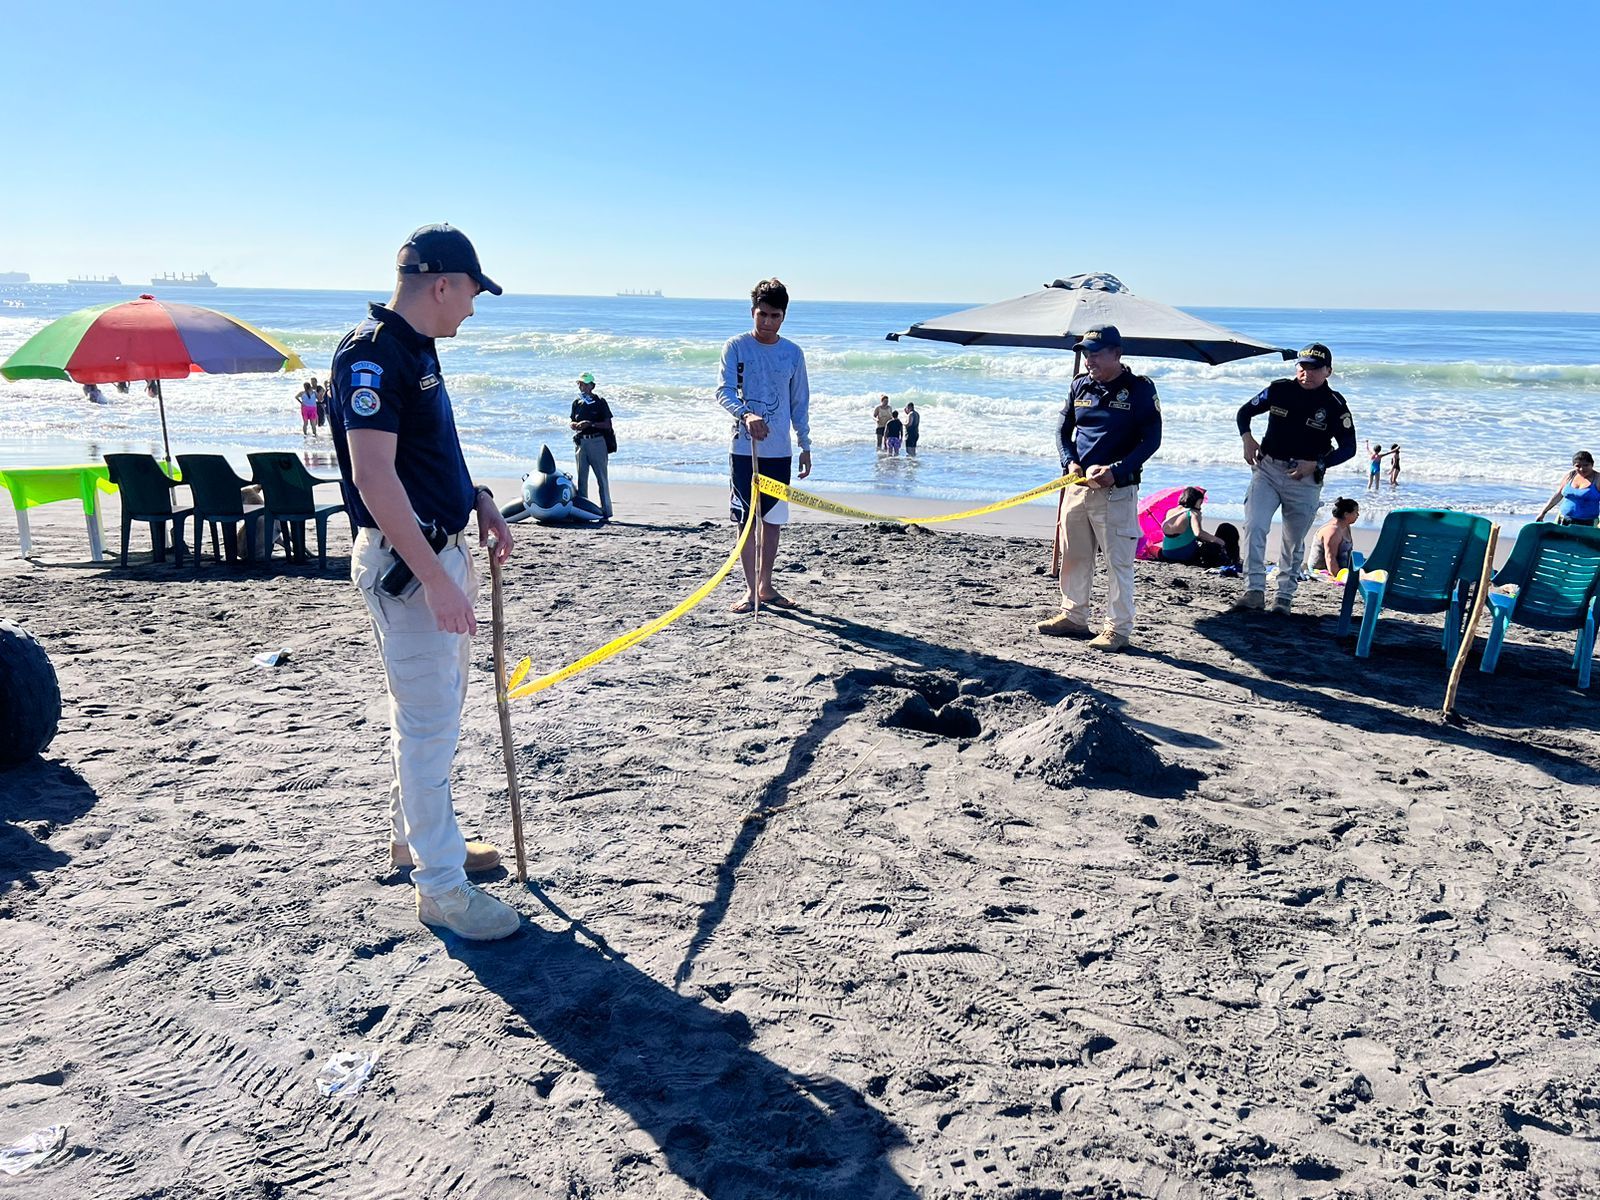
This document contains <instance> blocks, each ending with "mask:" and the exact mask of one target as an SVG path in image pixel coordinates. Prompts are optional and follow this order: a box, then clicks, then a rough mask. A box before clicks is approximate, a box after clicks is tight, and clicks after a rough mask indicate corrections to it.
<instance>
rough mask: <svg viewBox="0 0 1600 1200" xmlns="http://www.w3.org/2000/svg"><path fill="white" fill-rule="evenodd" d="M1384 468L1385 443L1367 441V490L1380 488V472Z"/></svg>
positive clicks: (1371, 490)
mask: <svg viewBox="0 0 1600 1200" xmlns="http://www.w3.org/2000/svg"><path fill="white" fill-rule="evenodd" d="M1382 470H1383V443H1382V442H1378V443H1373V442H1368V443H1367V491H1369V492H1375V491H1377V490H1378V486H1379V480H1378V473H1379V472H1380V471H1382Z"/></svg>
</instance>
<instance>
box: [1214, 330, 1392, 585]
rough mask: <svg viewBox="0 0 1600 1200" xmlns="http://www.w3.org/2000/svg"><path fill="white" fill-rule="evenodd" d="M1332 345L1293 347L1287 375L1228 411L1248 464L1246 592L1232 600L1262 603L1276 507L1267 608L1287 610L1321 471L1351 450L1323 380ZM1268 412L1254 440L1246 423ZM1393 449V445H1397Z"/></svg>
mask: <svg viewBox="0 0 1600 1200" xmlns="http://www.w3.org/2000/svg"><path fill="white" fill-rule="evenodd" d="M1332 375H1333V352H1332V351H1331V350H1329V349H1328V348H1327V347H1326V346H1324V345H1323V344H1322V343H1321V342H1312V343H1311V345H1309V346H1307V347H1306V348H1305V349H1304V350H1302V351H1300V357H1299V358H1298V359H1297V360H1296V367H1295V377H1294V378H1293V379H1275V380H1273V381H1272V382H1271V383H1269V384H1268V385H1267V386H1266V387H1264V388H1262V389H1261V391H1260V392H1258V393H1257V394H1256V395H1255V397H1254V398H1252V399H1250V400H1247V401H1246V402H1245V403H1244V405H1243V406H1241V407H1240V409H1239V413H1238V416H1237V417H1236V418H1235V420H1236V422H1237V424H1238V426H1239V437H1240V439H1241V440H1242V441H1243V443H1244V461H1245V462H1246V463H1248V464H1249V466H1250V487H1249V489H1248V490H1247V491H1246V492H1245V495H1244V522H1245V539H1246V541H1245V558H1244V574H1245V584H1244V586H1245V591H1244V595H1243V596H1241V597H1239V602H1238V605H1237V607H1239V608H1248V609H1262V608H1265V607H1266V588H1267V533H1268V532H1269V531H1270V530H1271V528H1272V518H1273V516H1274V515H1276V514H1277V513H1279V512H1280V511H1281V512H1282V514H1283V529H1282V530H1281V538H1280V550H1279V553H1278V595H1277V599H1275V600H1274V601H1273V603H1272V611H1273V612H1277V613H1287V612H1288V611H1289V610H1290V608H1291V606H1292V605H1293V604H1294V593H1295V589H1296V588H1298V587H1299V586H1300V564H1301V562H1302V561H1304V559H1305V553H1306V535H1307V534H1308V533H1309V532H1310V531H1311V522H1312V521H1314V520H1316V517H1317V509H1318V508H1320V507H1321V505H1322V477H1323V474H1324V473H1325V472H1326V471H1327V469H1328V468H1329V467H1336V466H1338V465H1339V464H1340V463H1342V462H1348V461H1349V460H1350V459H1352V458H1354V457H1355V455H1356V426H1355V421H1354V420H1353V419H1352V418H1351V416H1350V407H1349V406H1348V405H1347V404H1346V403H1345V401H1344V397H1343V396H1341V395H1340V394H1339V393H1338V392H1336V391H1334V390H1333V389H1332V388H1331V387H1329V386H1328V379H1329V377H1330V376H1332ZM1262 413H1266V414H1267V432H1266V433H1265V434H1264V435H1263V436H1262V439H1261V441H1260V442H1259V443H1258V442H1257V441H1256V439H1255V437H1254V436H1253V435H1252V434H1251V432H1250V422H1251V421H1253V420H1254V419H1255V418H1256V417H1258V416H1260V415H1261V414H1262ZM1397 449H1398V447H1397Z"/></svg>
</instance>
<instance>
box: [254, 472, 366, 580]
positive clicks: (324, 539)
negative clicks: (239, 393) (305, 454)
mask: <svg viewBox="0 0 1600 1200" xmlns="http://www.w3.org/2000/svg"><path fill="white" fill-rule="evenodd" d="M249 457H250V472H251V474H252V475H253V476H254V477H255V481H256V482H257V483H259V484H260V485H261V495H262V498H263V499H264V500H265V502H266V508H267V530H268V533H269V535H270V534H271V532H272V531H273V530H274V529H281V530H282V532H283V533H284V535H285V540H284V552H285V553H286V554H287V555H288V556H289V557H290V558H291V559H292V560H293V561H295V562H305V561H306V522H308V521H310V522H315V524H316V528H317V567H318V569H319V570H326V569H327V566H328V521H329V519H330V518H332V517H334V516H335V515H337V514H338V513H342V512H344V511H345V507H344V505H343V504H318V503H317V498H316V493H315V490H314V489H315V488H316V486H317V485H318V484H319V483H322V484H327V483H337V482H339V481H338V480H337V479H319V478H317V477H316V476H315V475H313V474H312V473H311V472H310V471H308V470H306V465H305V463H303V462H301V461H300V456H299V455H298V454H291V453H289V452H288V451H282V450H271V451H258V452H257V453H255V454H252V455H250V456H249ZM267 557H268V558H271V557H272V541H271V537H270V536H269V538H268V542H267Z"/></svg>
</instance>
